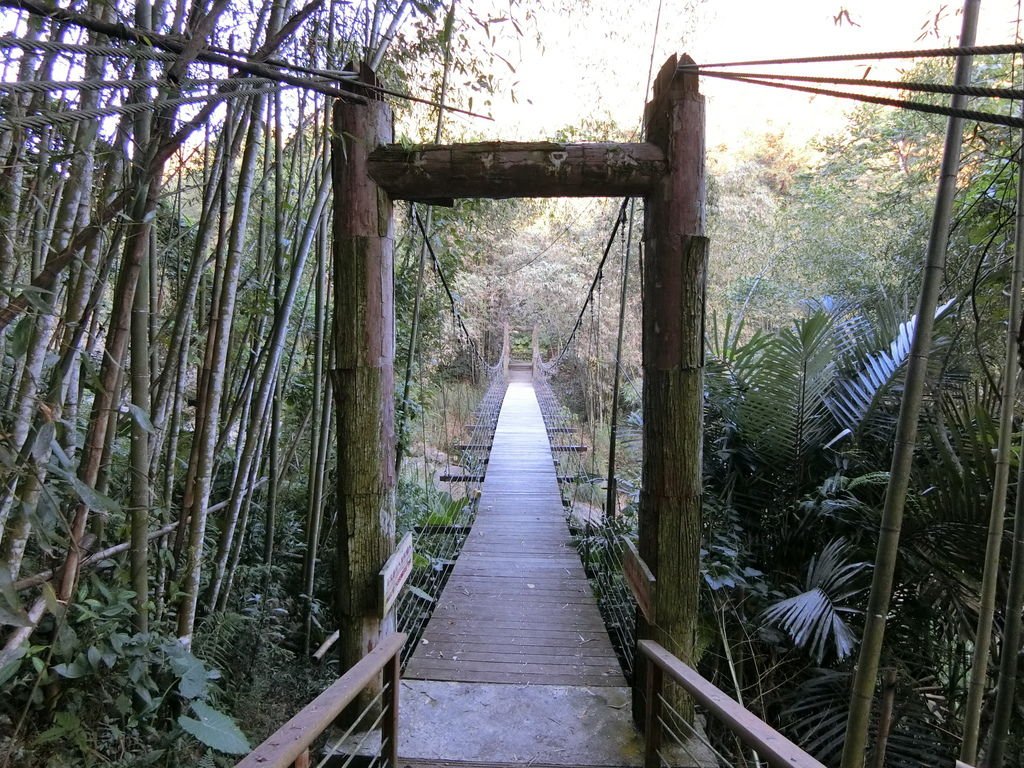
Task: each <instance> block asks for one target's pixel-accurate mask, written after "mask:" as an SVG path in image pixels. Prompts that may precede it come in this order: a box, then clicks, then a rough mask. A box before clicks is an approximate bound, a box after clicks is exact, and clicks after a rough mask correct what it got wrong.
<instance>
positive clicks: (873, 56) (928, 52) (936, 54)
mask: <svg viewBox="0 0 1024 768" xmlns="http://www.w3.org/2000/svg"><path fill="white" fill-rule="evenodd" d="M1007 53H1024V43H1006V44H1001V45H961V46H954V47H952V48H924V49H921V50H919V51H911V50H906V51H879V52H875V53H839V54H829V55H825V56H800V57H791V58H785V59H751V60H747V61H719V62H714V63H712V64H696V63H694V64H685V63H684V64H680V65H679V67H678V68H679V69H685V70H694V69H708V68H710V67H716V68H717V67H754V66H766V65H769V64H826V63H833V62H843V61H880V60H883V59H927V58H943V57H954V56H956V57H959V56H994V55H999V54H1007Z"/></svg>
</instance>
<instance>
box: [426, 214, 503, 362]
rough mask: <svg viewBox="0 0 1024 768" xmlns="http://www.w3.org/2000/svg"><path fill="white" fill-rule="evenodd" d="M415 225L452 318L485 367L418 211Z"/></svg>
mask: <svg viewBox="0 0 1024 768" xmlns="http://www.w3.org/2000/svg"><path fill="white" fill-rule="evenodd" d="M415 219H416V224H417V225H418V226H419V228H420V232H421V233H422V234H423V242H424V243H426V245H427V251H428V252H429V253H430V258H431V260H432V261H433V263H434V270H435V271H436V272H437V276H438V277H439V278H441V285H442V286H444V292H445V293H446V294H448V302H449V303H450V304H451V307H452V316H453V317H454V318H455V319H456V320H457V321H458V323H459V327H460V328H462V334H463V335H464V336H465V337H466V341H467V342H468V343H469V346H470V348H471V349H472V350H473V354H474V355H476V357H478V358H479V359H480V360H481V361H482V362H483V363H484V365H487V360H485V359H484V357H483V355H481V354H480V350H479V348H478V347H477V345H476V340H475V339H474V338H473V336H472V334H470V332H469V328H467V327H466V322H465V321H464V320H463V319H462V313H461V312H459V308H458V304H457V303H456V301H455V295H454V294H453V293H452V289H451V286H449V285H448V278H447V277H446V276H445V274H444V269H442V268H441V262H440V261H439V260H438V258H437V254H436V253H434V246H432V245H431V244H430V237H429V236H428V235H427V228H426V225H424V223H423V219H421V218H420V214H419V211H417V212H416V213H415Z"/></svg>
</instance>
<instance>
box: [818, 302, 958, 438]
mask: <svg viewBox="0 0 1024 768" xmlns="http://www.w3.org/2000/svg"><path fill="white" fill-rule="evenodd" d="M953 304H954V302H953V301H952V300H951V301H948V302H946V303H945V304H943V305H942V306H941V307H939V308H938V309H937V310H936V311H935V318H936V320H938V319H939V318H941V317H943V316H945V315H946V314H947V313H948V312H949V311H950V309H951V308H952V307H953ZM916 327H917V315H914V316H913V317H911V318H910V319H909V320H907V321H905V322H903V323H900V324H899V327H898V328H897V329H896V332H895V334H894V336H893V338H892V340H891V341H890V342H889V344H888V347H887V348H885V349H880V350H878V351H876V352H874V353H872V354H866V355H864V356H863V357H862V358H861V360H860V371H859V372H858V373H857V374H856V375H855V376H853V377H852V378H842V379H840V380H839V381H837V382H836V385H835V388H834V390H833V392H832V395H831V397H830V398H829V401H828V405H829V408H830V410H831V411H832V413H833V414H834V415H835V418H836V420H837V421H838V422H839V424H840V425H841V426H842V427H844V428H846V429H849V430H851V431H852V432H854V433H855V434H863V433H865V432H876V433H883V434H884V433H887V432H888V431H890V430H891V429H892V427H893V425H894V424H895V410H894V409H890V410H891V412H887V413H882V412H880V405H881V404H882V403H883V402H884V400H885V399H886V397H887V396H888V395H890V394H891V393H892V392H893V389H894V388H895V387H896V386H897V384H898V382H899V379H900V376H901V375H902V372H903V366H904V365H905V364H906V362H907V359H908V357H909V356H910V345H911V342H912V341H913V337H914V330H915V328H916Z"/></svg>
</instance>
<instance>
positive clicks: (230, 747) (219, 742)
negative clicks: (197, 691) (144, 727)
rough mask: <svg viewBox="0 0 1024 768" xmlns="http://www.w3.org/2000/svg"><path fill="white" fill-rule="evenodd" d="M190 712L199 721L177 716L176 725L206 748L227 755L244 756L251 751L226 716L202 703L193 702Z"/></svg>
mask: <svg viewBox="0 0 1024 768" xmlns="http://www.w3.org/2000/svg"><path fill="white" fill-rule="evenodd" d="M192 711H193V712H194V713H195V714H196V716H197V717H198V718H199V719H198V720H196V719H194V718H191V717H188V716H186V715H179V717H178V725H180V726H181V727H182V728H183V729H184V730H185V731H187V732H188V733H190V734H192V735H193V736H195V737H196V738H197V739H199V741H201V742H203V744H205V745H206V746H208V747H212V748H213V749H216V750H217V751H218V752H225V753H227V754H229V755H244V754H246V753H247V752H249V750H250V749H252V747H250V746H249V742H248V740H247V739H246V738H245V734H243V733H242V732H241V731H240V730H239V729H238V726H237V725H235V722H234V721H233V720H232V719H231V718H230V717H228V716H227V715H225V714H223V713H222V712H218V711H217V710H215V709H214V708H213V707H211V706H210V705H209V704H206V703H204V702H202V701H193V702H192Z"/></svg>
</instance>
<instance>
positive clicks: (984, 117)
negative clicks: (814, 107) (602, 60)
mask: <svg viewBox="0 0 1024 768" xmlns="http://www.w3.org/2000/svg"><path fill="white" fill-rule="evenodd" d="M701 74H702V75H706V76H708V77H718V78H721V79H723V80H732V81H734V82H738V83H749V84H751V85H766V86H768V87H770V88H783V89H785V90H788V91H798V92H800V93H810V94H813V95H815V96H832V97H835V98H839V99H849V100H851V101H862V102H865V103H867V104H878V105H881V106H883V107H896V108H897V109H908V110H911V111H914V112H927V113H928V114H932V115H943V116H945V117H957V118H961V119H964V120H975V121H977V122H979V123H990V124H992V125H1005V126H1007V127H1009V128H1024V119H1022V118H1019V117H1011V116H1009V115H997V114H995V113H993V112H979V111H977V110H973V109H958V108H955V107H942V106H938V105H935V104H924V103H922V102H919V101H907V100H904V99H889V98H885V97H884V96H869V95H867V94H863V93H851V92H848V91H830V90H828V89H826V88H811V87H809V86H804V85H793V84H791V83H781V82H773V81H771V80H762V79H758V78H753V77H742V76H738V75H733V74H731V73H727V72H704V71H701Z"/></svg>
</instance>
